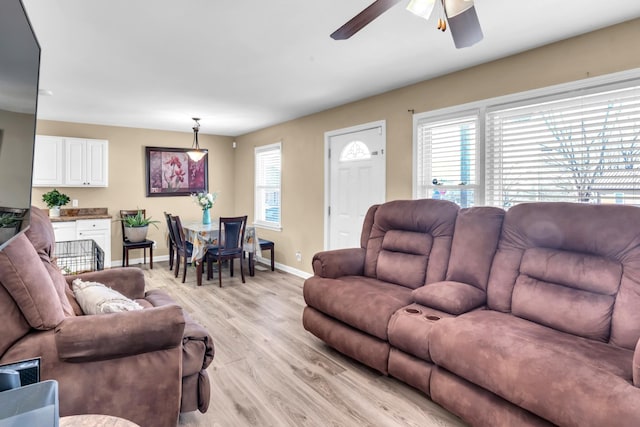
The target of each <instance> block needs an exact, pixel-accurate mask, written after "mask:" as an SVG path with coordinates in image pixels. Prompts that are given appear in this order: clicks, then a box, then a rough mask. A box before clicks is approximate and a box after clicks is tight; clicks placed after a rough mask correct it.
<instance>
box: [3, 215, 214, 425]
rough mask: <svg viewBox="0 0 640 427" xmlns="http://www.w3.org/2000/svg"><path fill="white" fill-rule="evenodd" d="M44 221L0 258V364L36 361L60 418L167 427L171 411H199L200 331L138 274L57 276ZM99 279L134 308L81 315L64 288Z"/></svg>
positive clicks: (205, 396) (205, 394) (203, 383)
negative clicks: (107, 418)
mask: <svg viewBox="0 0 640 427" xmlns="http://www.w3.org/2000/svg"><path fill="white" fill-rule="evenodd" d="M53 247H54V234H53V228H52V227H51V223H50V221H49V219H48V217H47V216H46V214H45V213H44V212H42V211H40V210H39V209H37V208H33V209H32V219H31V228H30V229H29V230H28V231H27V233H25V235H22V236H18V238H16V240H14V241H13V242H11V244H9V245H8V246H7V247H5V248H4V250H3V251H1V252H0V283H1V286H0V323H1V324H2V325H3V327H2V333H1V334H0V363H1V364H4V363H10V362H15V361H19V360H23V359H28V358H34V357H40V358H41V377H42V379H43V380H46V379H55V380H57V381H58V383H59V400H60V415H61V416H65V415H74V414H85V413H94V414H107V415H113V416H118V417H122V418H125V419H128V420H131V421H133V422H135V423H137V424H139V425H140V426H175V425H176V424H177V420H178V414H179V412H187V411H193V410H196V409H199V410H200V411H201V412H205V411H206V410H207V407H208V404H209V379H208V376H207V372H206V370H205V369H206V368H207V366H209V364H210V363H211V361H212V360H213V355H214V349H213V342H212V339H211V337H210V336H209V334H208V333H207V332H206V330H204V329H203V328H202V327H201V326H200V325H198V324H196V323H195V322H194V321H193V320H192V319H191V318H190V317H189V316H188V314H187V313H185V312H183V310H182V308H180V307H179V306H178V305H177V304H176V303H175V302H174V301H173V300H172V299H171V298H170V297H169V296H168V295H166V294H165V293H163V292H161V291H158V290H152V291H149V292H146V293H145V291H144V286H145V282H144V274H143V272H142V270H140V269H139V268H135V267H132V268H115V269H111V270H104V271H97V272H92V273H85V274H82V275H79V276H74V277H68V278H66V277H65V276H63V275H62V274H61V273H60V271H59V270H58V268H57V266H56V265H55V261H53V256H54V254H53ZM76 277H80V278H82V279H83V280H92V281H99V282H101V283H104V284H106V285H107V286H110V287H112V288H113V289H115V290H117V291H119V292H120V293H122V294H124V295H126V296H127V297H129V298H131V299H134V300H135V301H137V302H138V303H139V304H140V305H142V306H143V307H144V310H139V311H128V312H122V313H113V314H106V315H83V313H82V311H81V309H80V307H79V305H78V304H77V303H76V301H75V299H74V298H73V293H72V292H71V290H70V288H69V286H68V283H70V282H71V280H73V279H75V278H76Z"/></svg>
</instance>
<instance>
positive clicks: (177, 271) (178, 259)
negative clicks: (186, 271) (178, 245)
mask: <svg viewBox="0 0 640 427" xmlns="http://www.w3.org/2000/svg"><path fill="white" fill-rule="evenodd" d="M179 271H180V254H176V271H175V272H174V274H175V276H176V277H178V273H179Z"/></svg>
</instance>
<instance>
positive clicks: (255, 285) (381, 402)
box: [143, 262, 464, 427]
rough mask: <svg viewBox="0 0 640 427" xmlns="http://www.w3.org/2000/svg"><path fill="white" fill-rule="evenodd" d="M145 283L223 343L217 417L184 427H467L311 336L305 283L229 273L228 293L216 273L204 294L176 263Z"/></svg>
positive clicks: (195, 416)
mask: <svg viewBox="0 0 640 427" xmlns="http://www.w3.org/2000/svg"><path fill="white" fill-rule="evenodd" d="M143 268H145V267H143ZM245 269H246V267H245ZM145 275H146V277H147V287H148V288H150V289H153V288H158V289H163V290H164V291H166V292H167V293H169V294H170V295H172V296H173V298H175V300H176V301H177V302H178V303H179V304H180V305H182V307H183V308H184V309H186V310H187V311H188V312H189V313H191V315H192V316H193V317H194V318H195V319H196V320H197V321H198V322H199V323H200V324H202V325H203V326H204V327H205V328H206V329H207V330H208V331H209V333H210V334H211V335H212V337H213V339H214V343H215V348H216V354H215V358H214V360H213V363H212V364H211V366H210V367H209V368H208V373H209V378H210V380H211V403H210V406H209V410H208V412H207V413H205V414H201V413H199V412H197V411H196V412H192V413H187V414H182V415H181V416H180V423H179V425H180V426H188V427H227V426H229V427H242V426H274V427H275V426H278V427H279V426H295V427H298V426H340V427H349V426H421V427H436V426H437V427H463V426H464V424H463V423H462V421H460V420H459V419H458V418H457V417H455V416H454V415H452V414H450V413H448V412H447V411H446V410H444V409H442V408H441V407H440V406H438V405H437V404H435V403H433V402H431V401H430V400H429V399H428V398H427V397H426V396H425V395H424V394H422V393H421V392H419V391H417V390H415V389H413V388H411V387H409V386H407V385H405V384H403V383H402V382H400V381H398V380H396V379H394V378H391V377H385V376H383V375H380V374H379V373H378V372H376V371H373V370H371V369H369V368H367V367H366V366H364V365H362V364H360V363H358V362H356V361H353V360H352V359H350V358H348V357H346V356H343V355H342V354H340V353H338V352H337V351H335V350H333V349H331V348H330V347H328V346H327V345H325V344H324V343H323V342H322V341H320V340H319V339H317V338H316V337H314V336H313V335H312V334H310V333H309V332H307V331H305V330H304V328H303V327H302V309H303V308H304V306H305V304H304V300H303V298H302V284H303V280H302V279H300V278H298V277H296V276H293V275H291V274H287V273H284V272H280V271H275V272H272V271H268V270H267V271H256V275H255V276H254V277H249V276H248V273H247V276H246V283H244V284H243V283H242V281H241V280H240V272H239V270H238V266H237V265H236V272H235V276H234V277H229V274H228V269H225V270H224V272H223V277H222V280H223V283H222V284H223V287H222V288H219V287H218V281H217V274H214V277H215V279H214V280H211V281H207V280H203V286H202V287H197V286H196V281H195V276H196V275H195V269H194V268H193V267H191V268H190V269H189V271H188V272H187V281H186V283H184V284H183V283H181V281H180V280H181V277H182V273H181V274H180V278H179V279H176V278H174V277H173V272H172V271H169V268H168V263H167V262H157V263H155V265H154V269H153V270H149V269H148V268H145Z"/></svg>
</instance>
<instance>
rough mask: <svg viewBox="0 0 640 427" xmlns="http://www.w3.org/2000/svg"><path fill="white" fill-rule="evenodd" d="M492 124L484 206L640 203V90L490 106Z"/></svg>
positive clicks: (488, 131)
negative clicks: (538, 203)
mask: <svg viewBox="0 0 640 427" xmlns="http://www.w3.org/2000/svg"><path fill="white" fill-rule="evenodd" d="M595 90H596V89H593V90H592V92H593V91H595ZM486 121H487V124H486V150H487V159H486V162H487V164H486V167H487V170H486V204H489V205H494V206H500V207H505V208H508V207H510V206H512V205H515V204H517V203H522V202H533V201H570V202H582V203H619V204H640V162H639V160H640V139H639V138H640V86H635V87H629V88H625V89H618V90H608V91H605V92H603V89H600V90H599V92H598V93H589V94H585V95H582V96H574V97H569V98H567V97H565V98H564V99H560V100H548V101H546V102H545V101H540V100H537V101H536V102H535V104H533V103H532V102H531V101H529V105H525V106H511V107H509V106H506V107H504V106H503V107H499V108H496V109H493V110H492V109H489V111H488V113H487V117H486Z"/></svg>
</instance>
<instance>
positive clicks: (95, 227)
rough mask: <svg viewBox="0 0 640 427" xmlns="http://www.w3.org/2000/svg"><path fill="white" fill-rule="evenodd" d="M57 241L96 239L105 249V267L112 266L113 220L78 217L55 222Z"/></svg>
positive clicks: (54, 230)
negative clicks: (74, 219)
mask: <svg viewBox="0 0 640 427" xmlns="http://www.w3.org/2000/svg"><path fill="white" fill-rule="evenodd" d="M52 225H53V232H54V235H55V238H56V242H64V241H76V240H87V239H91V240H94V241H95V242H96V243H97V244H98V246H100V248H101V249H102V250H103V251H104V268H110V267H111V220H110V219H78V220H76V221H60V222H53V223H52Z"/></svg>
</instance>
